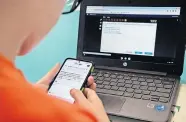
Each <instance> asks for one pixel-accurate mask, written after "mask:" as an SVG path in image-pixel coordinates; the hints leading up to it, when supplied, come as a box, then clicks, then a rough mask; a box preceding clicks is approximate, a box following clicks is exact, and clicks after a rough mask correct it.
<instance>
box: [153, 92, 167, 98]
mask: <svg viewBox="0 0 186 122" xmlns="http://www.w3.org/2000/svg"><path fill="white" fill-rule="evenodd" d="M151 95H152V96H157V97H165V98H169V94H167V93H160V92H151Z"/></svg>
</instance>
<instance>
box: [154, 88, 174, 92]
mask: <svg viewBox="0 0 186 122" xmlns="http://www.w3.org/2000/svg"><path fill="white" fill-rule="evenodd" d="M156 91H157V92H162V93H171V89H164V88H157V89H156Z"/></svg>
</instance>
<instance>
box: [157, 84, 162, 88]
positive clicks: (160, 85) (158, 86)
mask: <svg viewBox="0 0 186 122" xmlns="http://www.w3.org/2000/svg"><path fill="white" fill-rule="evenodd" d="M156 87H157V88H163V87H164V86H163V84H156Z"/></svg>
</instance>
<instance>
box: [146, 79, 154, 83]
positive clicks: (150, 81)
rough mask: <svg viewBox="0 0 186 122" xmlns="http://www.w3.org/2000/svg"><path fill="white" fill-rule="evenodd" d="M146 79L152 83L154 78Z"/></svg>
mask: <svg viewBox="0 0 186 122" xmlns="http://www.w3.org/2000/svg"><path fill="white" fill-rule="evenodd" d="M146 81H147V82H148V83H153V81H154V80H153V79H147V80H146Z"/></svg>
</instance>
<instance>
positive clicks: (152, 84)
mask: <svg viewBox="0 0 186 122" xmlns="http://www.w3.org/2000/svg"><path fill="white" fill-rule="evenodd" d="M148 86H156V84H154V83H149V84H148Z"/></svg>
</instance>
